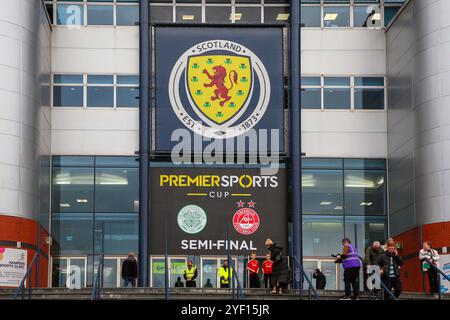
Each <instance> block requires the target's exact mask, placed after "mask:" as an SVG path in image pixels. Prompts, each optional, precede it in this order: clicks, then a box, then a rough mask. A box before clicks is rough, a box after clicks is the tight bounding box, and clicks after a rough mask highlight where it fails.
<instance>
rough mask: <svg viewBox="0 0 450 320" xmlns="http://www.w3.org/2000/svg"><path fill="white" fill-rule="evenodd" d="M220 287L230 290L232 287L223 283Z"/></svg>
mask: <svg viewBox="0 0 450 320" xmlns="http://www.w3.org/2000/svg"><path fill="white" fill-rule="evenodd" d="M220 287H221V288H229V287H230V284H229V283H221V284H220Z"/></svg>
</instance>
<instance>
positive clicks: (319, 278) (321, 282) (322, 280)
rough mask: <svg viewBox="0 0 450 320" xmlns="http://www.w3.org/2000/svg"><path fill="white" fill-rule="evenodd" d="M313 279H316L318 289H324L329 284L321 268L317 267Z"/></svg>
mask: <svg viewBox="0 0 450 320" xmlns="http://www.w3.org/2000/svg"><path fill="white" fill-rule="evenodd" d="M313 279H316V289H318V290H324V289H325V286H326V285H327V278H326V277H325V275H324V274H323V272H322V271H320V269H316V270H315V272H314V273H313Z"/></svg>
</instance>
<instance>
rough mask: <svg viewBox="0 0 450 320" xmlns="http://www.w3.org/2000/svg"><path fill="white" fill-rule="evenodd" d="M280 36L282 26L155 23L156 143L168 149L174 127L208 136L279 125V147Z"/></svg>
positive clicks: (224, 136)
mask: <svg viewBox="0 0 450 320" xmlns="http://www.w3.org/2000/svg"><path fill="white" fill-rule="evenodd" d="M282 39H283V36H282V30H281V28H208V27H201V28H198V27H188V28H185V27H183V28H177V27H157V28H156V40H155V46H156V79H155V82H156V83H155V84H156V149H157V150H159V151H169V150H171V149H172V148H173V146H174V145H175V144H176V143H177V141H171V140H172V139H171V138H172V133H173V132H174V131H175V130H177V129H186V130H188V132H189V133H190V134H191V135H192V136H193V137H194V136H196V137H195V138H203V139H205V140H207V141H210V140H208V139H221V140H229V139H234V138H236V137H239V136H242V135H244V134H246V133H249V131H251V130H252V129H255V130H258V129H265V130H278V131H279V136H277V140H279V141H278V142H279V146H280V148H282V146H283V143H282V140H283V134H282V133H283V123H284V120H283V108H284V79H283V46H282ZM193 139H194V138H193ZM270 139H272V137H270ZM270 139H269V140H270ZM269 142H270V141H269ZM201 144H202V145H205V144H206V141H202V142H201ZM277 151H278V150H277Z"/></svg>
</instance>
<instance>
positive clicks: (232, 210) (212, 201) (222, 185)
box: [150, 168, 288, 255]
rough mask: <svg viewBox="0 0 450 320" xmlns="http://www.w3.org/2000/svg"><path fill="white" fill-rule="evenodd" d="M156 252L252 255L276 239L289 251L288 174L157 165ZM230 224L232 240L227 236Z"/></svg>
mask: <svg viewBox="0 0 450 320" xmlns="http://www.w3.org/2000/svg"><path fill="white" fill-rule="evenodd" d="M151 176H152V181H151V188H152V189H151V190H152V199H151V203H152V208H151V221H150V229H151V230H150V235H151V254H163V253H164V222H165V221H167V225H168V253H169V254H182V255H226V254H227V248H230V250H231V252H232V254H238V255H248V254H249V253H250V252H251V251H256V252H257V253H258V254H260V255H263V254H265V252H266V249H265V247H264V242H265V240H266V239H267V238H271V239H272V240H273V241H275V242H276V243H277V244H279V245H281V246H283V247H284V249H285V252H287V223H288V221H287V208H286V205H287V204H286V203H287V201H286V191H287V190H286V172H285V170H284V169H282V170H279V172H278V174H277V175H273V176H262V175H260V170H259V169H222V168H221V169H217V168H215V169H203V168H152V173H151ZM227 228H229V229H230V233H229V235H230V238H229V240H230V241H228V238H227Z"/></svg>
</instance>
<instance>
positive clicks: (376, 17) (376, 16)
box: [372, 13, 381, 20]
mask: <svg viewBox="0 0 450 320" xmlns="http://www.w3.org/2000/svg"><path fill="white" fill-rule="evenodd" d="M372 20H381V14H379V13H375V14H374V15H373V17H372Z"/></svg>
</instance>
